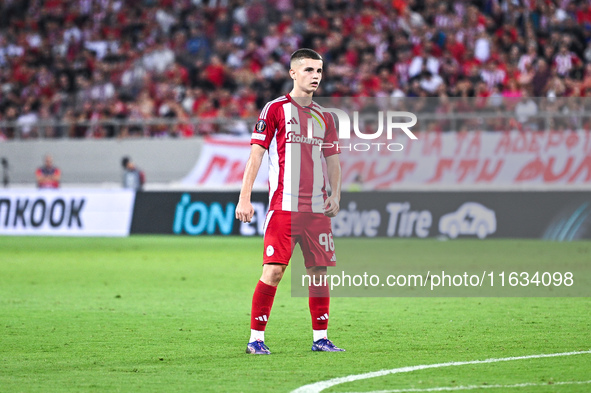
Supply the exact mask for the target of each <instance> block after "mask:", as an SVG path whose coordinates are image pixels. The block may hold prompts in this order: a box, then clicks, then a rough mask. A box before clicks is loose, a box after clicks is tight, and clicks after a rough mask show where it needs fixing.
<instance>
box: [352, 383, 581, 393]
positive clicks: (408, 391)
mask: <svg viewBox="0 0 591 393" xmlns="http://www.w3.org/2000/svg"><path fill="white" fill-rule="evenodd" d="M587 383H591V381H566V382H552V383H548V382H546V383H532V382H526V383H516V384H515V385H467V386H442V387H438V388H426V389H393V390H374V391H373V392H358V393H411V392H453V391H455V390H475V389H507V388H526V387H529V386H554V385H584V384H587ZM348 393H354V392H348Z"/></svg>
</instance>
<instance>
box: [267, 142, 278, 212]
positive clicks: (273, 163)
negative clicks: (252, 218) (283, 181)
mask: <svg viewBox="0 0 591 393" xmlns="http://www.w3.org/2000/svg"><path fill="white" fill-rule="evenodd" d="M278 187H279V152H278V151H277V138H276V137H275V138H273V140H272V141H271V145H269V206H271V201H272V200H273V195H275V191H277V188H278Z"/></svg>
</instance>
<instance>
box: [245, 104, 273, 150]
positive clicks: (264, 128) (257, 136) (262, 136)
mask: <svg viewBox="0 0 591 393" xmlns="http://www.w3.org/2000/svg"><path fill="white" fill-rule="evenodd" d="M273 109H274V106H272V105H271V104H270V103H269V104H267V105H265V107H264V108H263V110H262V111H261V114H260V115H259V118H258V120H257V122H256V124H255V126H254V130H253V132H252V136H251V137H250V144H251V145H254V144H256V145H261V146H263V147H264V148H265V149H269V146H270V145H271V141H272V140H273V137H274V136H275V130H276V129H277V115H276V113H275V112H274V110H273Z"/></svg>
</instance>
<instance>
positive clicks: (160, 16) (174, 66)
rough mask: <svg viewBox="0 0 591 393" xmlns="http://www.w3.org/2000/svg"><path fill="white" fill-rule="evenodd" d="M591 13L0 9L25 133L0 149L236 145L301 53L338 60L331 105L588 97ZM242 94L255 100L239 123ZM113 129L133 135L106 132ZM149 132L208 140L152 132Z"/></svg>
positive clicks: (362, 6) (184, 0) (562, 5)
mask: <svg viewBox="0 0 591 393" xmlns="http://www.w3.org/2000/svg"><path fill="white" fill-rule="evenodd" d="M590 10H591V7H590V6H589V5H588V2H584V1H579V2H574V1H569V0H565V1H549V2H541V1H533V2H526V3H523V2H510V1H509V2H508V1H496V0H493V1H479V2H466V1H463V0H454V1H452V2H439V3H437V2H434V1H432V0H429V1H426V2H422V1H408V2H406V1H401V0H395V1H391V2H390V1H357V2H347V1H342V0H338V1H337V0H328V1H317V2H315V1H310V0H298V1H293V2H292V1H287V0H274V1H261V0H233V1H228V0H217V1H213V0H211V1H198V0H180V1H176V2H173V1H169V0H144V1H124V0H116V1H114V0H101V1H90V0H83V1H80V0H56V1H42V0H28V1H14V0H12V1H3V2H2V1H0V119H1V120H2V121H10V122H15V121H17V119H18V122H19V123H11V124H10V126H7V125H3V126H2V129H1V130H0V131H1V136H0V138H2V139H11V138H15V137H20V136H21V134H20V133H19V132H18V130H20V129H22V130H23V133H22V136H23V137H34V136H36V135H37V134H42V135H43V136H48V137H51V136H58V135H64V136H70V137H73V136H75V137H81V138H90V137H94V138H97V137H101V138H102V137H113V136H115V135H118V136H120V137H125V136H129V137H133V136H163V135H171V136H191V135H194V134H197V133H212V132H229V131H228V129H229V128H228V127H223V126H222V127H218V126H215V124H214V123H215V121H216V120H217V119H219V118H220V117H222V116H235V115H239V116H243V117H244V116H252V115H253V113H254V114H255V115H254V116H255V117H256V112H257V111H259V110H260V109H262V108H260V106H261V105H263V104H264V103H265V102H267V101H268V100H269V99H270V98H271V97H273V96H276V95H278V94H279V91H281V90H282V89H283V85H285V84H286V83H289V75H288V73H287V67H288V59H289V55H290V54H291V52H293V51H294V50H295V49H297V48H298V47H301V46H305V47H311V48H312V49H315V50H317V51H319V52H320V53H321V54H322V55H323V56H324V57H325V58H326V59H328V60H330V61H329V62H327V64H329V65H327V68H326V70H325V75H324V83H323V87H322V95H324V96H334V97H338V96H356V97H357V96H358V97H363V96H380V97H382V96H383V97H386V96H392V97H400V96H408V97H462V98H466V99H467V98H475V97H478V98H479V100H480V101H479V102H480V103H482V104H483V105H485V106H486V105H487V104H486V102H487V99H486V97H491V96H494V97H498V95H499V94H501V95H503V96H506V95H511V96H515V98H516V99H519V97H518V95H517V94H516V93H515V92H516V91H519V90H521V89H523V88H525V89H528V90H529V91H530V92H531V93H532V94H533V96H535V97H540V96H546V95H550V96H556V95H558V94H560V95H562V96H564V97H567V96H573V95H581V96H584V97H587V96H589V95H591V83H590V82H589V81H590V80H591V77H589V71H588V70H587V67H586V66H587V65H588V64H589V63H590V62H591V28H590V27H589V26H591V16H590V15H591V11H590ZM556 76H557V77H559V78H560V79H561V81H562V82H561V83H562V85H564V87H565V89H564V90H562V89H561V88H560V86H559V85H560V83H559V82H558V81H556V80H555V77H556ZM483 82H484V87H483V86H482V83H483ZM515 84H516V85H515ZM245 90H247V91H250V92H251V97H250V98H251V99H249V100H248V102H247V103H245V104H244V105H243V106H241V110H237V109H236V106H235V101H236V100H242V99H243V98H242V97H241V92H243V91H245ZM558 92H560V93H558ZM225 95H229V96H230V99H226V98H224V99H220V98H219V97H221V96H225ZM466 102H467V101H464V104H462V105H465V103H466ZM490 102H494V103H495V104H494V105H495V106H496V105H497V101H495V100H492V101H490ZM462 105H460V107H461V106H462ZM512 105H513V104H512V103H510V104H509V105H508V107H507V108H504V109H507V110H512ZM556 105H564V104H562V103H558V102H557V103H556ZM253 106H254V108H253ZM247 108H248V109H247ZM465 108H466V109H469V108H468V106H465ZM460 109H461V108H460ZM500 109H503V108H500ZM462 110H463V109H462ZM113 117H115V118H116V119H117V120H120V121H123V122H127V124H126V125H125V126H123V127H120V128H119V127H114V126H99V125H98V123H97V122H99V121H102V120H105V119H110V118H113ZM153 117H164V118H165V119H183V120H186V121H187V123H189V122H190V121H192V119H193V118H195V117H197V119H195V121H194V123H195V124H200V125H199V126H197V128H198V129H197V132H193V131H194V130H193V129H192V127H190V126H188V125H187V126H182V127H174V128H171V127H167V126H164V127H161V126H154V125H140V123H139V122H140V121H143V120H147V119H151V118H153ZM39 119H42V120H44V121H45V120H56V121H58V122H72V124H60V126H59V127H50V128H47V127H42V126H41V125H37V123H36V121H37V120H39ZM15 125H18V129H15ZM234 128H235V127H230V129H234Z"/></svg>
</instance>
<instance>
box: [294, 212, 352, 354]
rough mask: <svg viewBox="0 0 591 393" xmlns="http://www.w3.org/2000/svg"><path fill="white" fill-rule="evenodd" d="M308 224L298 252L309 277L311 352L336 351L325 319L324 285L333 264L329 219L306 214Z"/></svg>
mask: <svg viewBox="0 0 591 393" xmlns="http://www.w3.org/2000/svg"><path fill="white" fill-rule="evenodd" d="M306 220H307V221H310V222H309V225H306V228H307V230H306V231H305V234H304V236H303V238H302V252H303V254H304V260H305V263H306V273H307V274H308V275H309V276H310V278H311V280H310V283H311V285H310V286H309V287H308V294H309V298H308V304H309V306H310V316H311V317H312V335H313V341H314V344H313V345H312V350H313V351H327V352H338V351H344V349H340V348H337V347H336V346H335V345H334V344H333V343H332V342H331V341H330V340H329V339H328V320H329V316H330V291H329V288H328V285H327V280H326V273H327V266H334V265H335V264H336V257H335V252H334V243H333V240H332V231H331V226H330V219H329V218H328V217H325V216H324V215H322V214H313V215H310V216H309V217H306Z"/></svg>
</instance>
